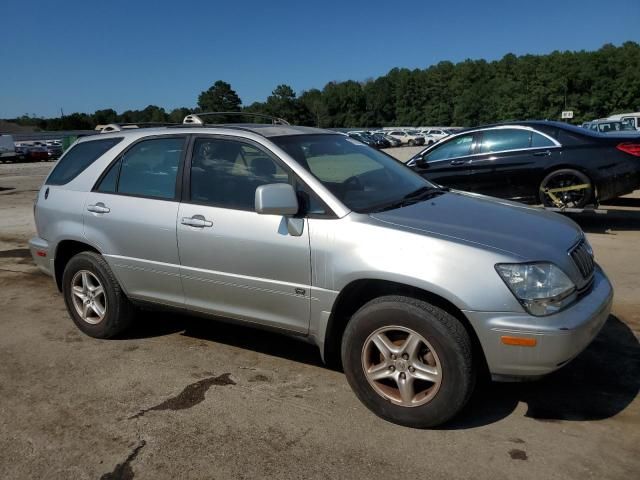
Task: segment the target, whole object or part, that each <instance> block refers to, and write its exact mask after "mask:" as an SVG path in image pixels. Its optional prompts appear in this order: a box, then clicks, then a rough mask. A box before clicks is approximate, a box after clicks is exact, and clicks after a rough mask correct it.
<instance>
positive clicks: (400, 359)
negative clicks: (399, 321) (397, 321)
mask: <svg viewBox="0 0 640 480" xmlns="http://www.w3.org/2000/svg"><path fill="white" fill-rule="evenodd" d="M362 368H363V370H364V374H365V377H366V379H367V381H368V382H369V384H370V385H371V387H372V388H373V389H374V390H375V391H376V393H378V395H380V396H382V397H384V398H385V399H387V400H389V401H390V402H392V403H394V404H396V405H400V406H403V407H417V406H419V405H424V404H425V403H428V402H429V401H430V400H432V399H433V398H434V397H435V395H436V394H437V393H438V390H439V389H440V385H441V384H442V367H441V364H440V359H439V358H438V355H437V353H436V351H435V350H434V349H433V347H432V346H431V344H430V343H429V342H428V341H427V340H426V339H425V338H424V337H423V336H422V335H420V334H419V333H417V332H415V331H414V330H411V329H410V328H406V327H400V326H385V327H382V328H379V329H377V330H376V331H374V332H373V333H372V334H371V335H369V337H368V338H367V340H366V341H365V342H364V345H363V348H362Z"/></svg>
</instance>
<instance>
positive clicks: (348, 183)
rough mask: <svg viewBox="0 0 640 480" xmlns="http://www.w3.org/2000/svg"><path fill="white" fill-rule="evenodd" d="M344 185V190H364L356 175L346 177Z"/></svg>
mask: <svg viewBox="0 0 640 480" xmlns="http://www.w3.org/2000/svg"><path fill="white" fill-rule="evenodd" d="M344 187H345V190H360V191H361V190H364V185H362V182H361V181H360V179H359V178H358V177H357V176H356V175H354V176H352V177H349V178H347V179H346V180H345V181H344Z"/></svg>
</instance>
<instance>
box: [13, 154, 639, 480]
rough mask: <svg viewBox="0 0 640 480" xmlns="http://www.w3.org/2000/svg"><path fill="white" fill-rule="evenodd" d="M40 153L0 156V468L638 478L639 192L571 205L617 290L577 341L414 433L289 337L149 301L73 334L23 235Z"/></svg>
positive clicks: (27, 474)
mask: <svg viewBox="0 0 640 480" xmlns="http://www.w3.org/2000/svg"><path fill="white" fill-rule="evenodd" d="M402 153H403V154H406V155H408V154H409V153H410V152H408V149H403V151H402ZM48 168H49V165H47V164H41V165H0V305H1V306H2V310H1V311H0V432H1V433H0V478H2V479H13V478H20V479H24V478H47V479H56V478H59V479H70V478H73V479H97V478H102V479H131V478H134V476H135V478H136V479H138V478H139V479H145V478H148V479H158V478H264V477H277V478H282V479H285V478H373V477H375V478H397V477H398V476H405V477H409V478H430V479H434V478H435V479H437V478H487V479H501V478H531V479H536V480H539V479H566V478H576V479H577V478H580V479H584V478H598V479H602V478H616V479H629V478H637V477H638V476H639V475H640V428H639V427H640V401H639V400H638V399H637V394H638V390H639V387H640V345H639V344H638V334H639V333H640V276H639V275H638V271H639V270H640V192H636V193H635V194H634V195H631V196H628V197H625V198H623V199H620V200H618V201H617V202H615V204H612V205H610V206H607V207H606V208H607V210H608V212H607V213H606V214H604V215H591V216H582V217H576V220H577V221H578V222H579V223H580V224H581V225H582V227H583V228H584V229H585V230H586V231H587V232H588V236H589V239H590V241H591V242H592V244H593V246H594V248H595V251H596V256H597V258H598V260H599V262H600V263H601V264H602V265H603V267H604V268H605V270H606V271H607V273H608V274H609V276H610V277H611V280H612V281H613V283H614V285H615V287H616V300H615V306H614V311H613V314H612V315H611V317H610V318H609V320H608V322H607V324H606V326H605V328H604V329H603V331H602V332H601V334H600V335H599V336H598V338H597V339H596V340H595V342H594V343H593V344H592V345H591V346H590V347H589V348H588V350H587V351H585V352H584V353H583V354H582V355H581V356H580V357H578V358H577V359H576V360H575V361H574V362H572V363H571V364H569V365H568V366H567V367H565V368H564V369H562V370H560V371H558V372H556V373H554V374H552V375H550V376H549V377H547V378H546V379H544V380H543V381H540V382H536V383H528V384H489V385H485V386H483V387H482V388H480V389H479V390H478V392H477V393H476V395H475V396H474V398H473V399H472V401H471V402H470V404H469V406H468V407H467V409H466V411H465V412H464V413H463V414H462V415H461V416H460V417H459V418H457V419H456V421H455V422H454V423H452V424H450V425H447V426H445V427H443V428H441V429H439V430H431V431H419V430H411V429H407V428H403V427H398V426H395V425H392V424H389V423H386V422H384V421H382V420H380V419H378V418H377V417H375V416H374V415H372V414H371V413H369V412H368V411H367V410H366V409H365V408H364V407H363V406H362V405H361V404H360V403H359V402H358V400H357V399H356V397H355V396H354V395H353V394H352V393H351V391H350V389H349V387H348V385H347V382H346V380H345V378H344V376H343V375H342V374H341V373H338V372H335V371H332V370H329V369H327V368H324V367H323V366H322V364H321V363H320V358H319V355H318V352H317V350H316V349H315V348H314V347H311V346H309V345H306V344H304V343H301V342H298V341H295V340H292V339H288V338H284V337H279V336H276V335H273V334H269V333H264V332H260V331H255V330H251V329H248V328H240V327H234V326H228V325H224V324H221V323H217V322H213V321H207V320H202V319H192V318H188V317H182V316H176V315H169V314H151V313H147V314H144V315H143V316H142V317H141V318H140V319H139V322H138V323H137V326H136V328H135V330H133V331H132V332H130V334H129V335H128V336H127V337H126V338H122V339H119V340H111V341H100V340H94V339H91V338H89V337H86V336H84V335H82V334H81V333H79V332H78V330H77V329H76V328H75V327H74V326H73V324H72V322H71V320H70V319H69V318H68V316H67V314H66V311H65V308H64V303H63V300H62V297H61V296H60V295H59V294H58V292H57V290H56V288H55V286H54V284H53V283H52V281H51V280H50V279H49V278H48V277H45V276H43V275H41V274H40V273H38V271H37V270H36V269H35V268H34V267H33V266H32V262H31V259H30V258H29V253H28V251H27V247H26V241H27V239H28V238H29V237H30V236H31V235H32V234H33V232H34V227H33V222H32V200H33V197H34V195H35V191H36V189H37V188H38V186H39V184H40V182H42V179H43V177H44V174H45V173H46V171H47V169H48Z"/></svg>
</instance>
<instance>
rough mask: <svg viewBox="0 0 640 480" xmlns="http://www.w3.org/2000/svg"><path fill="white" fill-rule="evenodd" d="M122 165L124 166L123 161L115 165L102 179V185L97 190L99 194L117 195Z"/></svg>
mask: <svg viewBox="0 0 640 480" xmlns="http://www.w3.org/2000/svg"><path fill="white" fill-rule="evenodd" d="M120 165H122V160H118V161H117V162H116V163H114V164H113V165H112V166H111V168H109V171H108V172H107V174H106V175H105V176H104V177H102V180H101V181H100V185H99V186H98V188H97V189H96V190H97V191H98V192H103V193H115V191H116V189H117V187H118V175H119V174H120Z"/></svg>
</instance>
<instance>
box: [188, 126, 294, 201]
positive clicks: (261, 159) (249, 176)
mask: <svg viewBox="0 0 640 480" xmlns="http://www.w3.org/2000/svg"><path fill="white" fill-rule="evenodd" d="M190 182H191V184H190V185H191V200H192V201H193V202H195V203H201V204H205V205H211V206H214V207H222V208H233V209H240V210H250V211H253V210H254V209H255V192H256V188H258V187H259V186H260V185H266V184H268V183H290V178H289V174H288V173H287V172H286V171H285V170H284V169H283V168H282V167H281V166H280V165H279V164H278V163H277V162H275V161H274V160H273V158H272V157H271V156H270V155H269V154H267V153H265V152H264V151H262V150H261V149H259V148H257V147H255V146H253V145H250V144H247V143H242V142H237V141H235V140H223V139H218V138H199V139H197V140H196V141H195V144H194V148H193V158H192V160H191V179H190Z"/></svg>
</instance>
